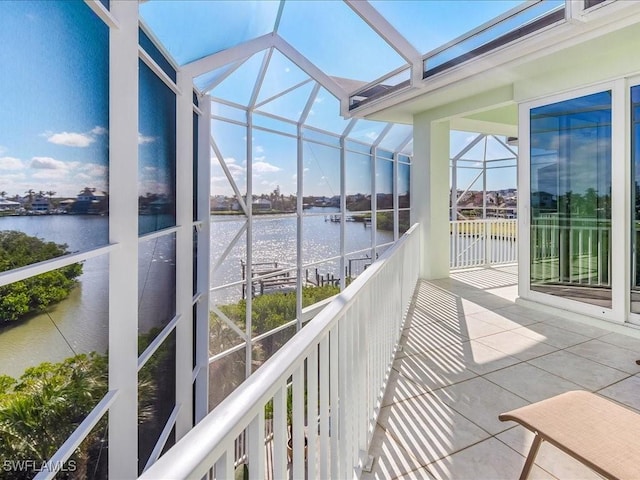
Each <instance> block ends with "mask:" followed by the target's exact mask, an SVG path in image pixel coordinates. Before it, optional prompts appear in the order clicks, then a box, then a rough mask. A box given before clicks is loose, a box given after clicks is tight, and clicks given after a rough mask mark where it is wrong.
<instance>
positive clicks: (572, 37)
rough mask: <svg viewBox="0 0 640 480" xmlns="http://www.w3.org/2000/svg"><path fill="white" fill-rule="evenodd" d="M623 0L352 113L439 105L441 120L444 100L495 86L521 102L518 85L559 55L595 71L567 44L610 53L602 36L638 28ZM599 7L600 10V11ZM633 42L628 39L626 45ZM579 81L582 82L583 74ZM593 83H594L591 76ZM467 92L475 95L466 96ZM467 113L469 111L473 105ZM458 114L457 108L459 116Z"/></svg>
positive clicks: (639, 11)
mask: <svg viewBox="0 0 640 480" xmlns="http://www.w3.org/2000/svg"><path fill="white" fill-rule="evenodd" d="M623 3H625V7H626V8H624V9H622V10H619V9H618V10H615V11H614V12H613V14H612V15H602V16H600V17H597V18H595V19H594V21H591V22H565V23H562V24H559V25H555V26H552V27H549V28H547V29H544V30H542V31H540V32H538V33H536V34H533V35H531V36H530V37H527V38H524V39H522V40H520V41H517V42H514V43H513V44H510V45H508V46H505V47H503V48H501V49H499V50H496V51H493V52H490V53H488V54H486V55H483V56H482V57H479V58H477V59H474V60H471V61H469V62H465V63H464V64H461V65H459V66H456V67H454V68H451V69H450V70H447V71H444V72H442V73H440V74H437V75H434V76H433V77H430V78H429V79H427V80H424V81H421V82H419V83H417V84H415V83H414V87H413V88H412V89H410V90H408V91H405V92H400V93H398V94H396V95H393V96H389V97H388V98H383V99H382V100H380V101H378V102H377V103H375V104H372V105H367V106H365V107H363V108H361V109H358V110H357V111H356V112H353V113H354V115H358V116H364V117H365V118H368V119H371V120H379V121H388V122H396V123H412V122H413V118H414V116H415V115H418V114H421V113H423V112H431V113H429V114H428V115H429V116H430V117H433V118H434V119H435V118H436V117H437V115H438V113H436V112H438V111H439V110H441V109H443V108H444V110H445V112H444V113H445V114H444V115H443V116H442V117H441V119H445V118H447V117H448V116H449V115H448V114H446V110H447V109H448V108H451V107H448V106H447V104H450V103H456V102H463V103H464V102H466V101H468V100H469V98H473V97H476V96H478V95H485V94H486V95H491V94H492V92H494V91H495V89H496V88H501V86H502V87H505V88H509V89H510V90H511V92H512V93H511V96H510V101H512V102H513V101H522V100H523V97H525V96H530V95H532V94H533V93H532V92H531V89H526V91H525V89H522V88H519V85H520V84H521V83H523V84H525V85H527V86H530V84H531V81H529V78H528V75H530V74H531V72H536V71H548V70H549V69H550V68H551V67H553V66H557V69H558V70H562V69H563V62H562V61H561V60H559V59H562V58H563V55H566V57H565V58H567V60H569V64H575V63H576V62H577V61H578V60H582V61H586V62H587V63H588V64H589V65H587V67H588V68H590V69H597V68H598V66H597V65H594V64H593V63H592V62H590V61H589V59H590V58H592V55H589V56H587V58H585V57H584V56H582V57H580V58H575V57H574V56H572V54H571V51H572V50H571V49H572V47H576V48H579V46H580V45H583V44H586V43H587V42H589V41H592V44H593V46H594V47H595V48H596V49H597V50H602V51H603V52H605V51H609V52H610V50H611V45H610V43H609V41H608V39H609V38H615V33H616V32H618V31H620V30H624V29H629V28H631V29H634V28H639V29H640V23H639V22H640V2H637V3H636V2H623ZM630 4H635V5H630ZM602 10H603V12H605V13H606V10H605V9H602ZM634 43H635V42H631V44H630V45H633V44H634ZM605 53H606V52H605ZM603 55H604V53H603ZM609 57H611V55H609ZM549 58H553V59H554V61H553V64H552V65H550V64H549ZM618 60H619V59H618ZM627 65H628V63H627ZM585 68H586V67H585ZM631 69H633V67H631ZM565 70H566V69H565ZM603 70H606V69H603ZM609 71H610V70H609ZM605 73H606V72H605ZM565 76H566V75H565ZM536 77H537V79H536V81H543V80H544V79H543V78H542V79H541V78H540V76H539V75H536ZM574 77H575V75H574ZM576 80H579V79H576ZM582 81H583V83H584V82H585V80H584V78H583V79H582ZM594 81H597V76H596V79H595V80H594ZM473 92H477V93H476V94H475V95H473V97H469V94H470V93H473ZM496 106H497V107H499V106H501V105H500V104H496ZM467 112H468V113H474V112H473V107H472V108H470V109H468V110H467ZM464 114H465V113H463V112H460V115H464Z"/></svg>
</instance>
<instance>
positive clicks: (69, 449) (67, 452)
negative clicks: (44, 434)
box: [35, 390, 118, 480]
mask: <svg viewBox="0 0 640 480" xmlns="http://www.w3.org/2000/svg"><path fill="white" fill-rule="evenodd" d="M117 397H118V392H117V391H114V390H110V391H108V392H107V394H106V395H105V396H104V397H103V398H102V400H100V401H99V402H98V404H97V405H96V406H95V407H93V410H91V412H90V413H89V415H87V416H86V417H85V419H84V420H83V421H82V423H80V425H78V427H77V428H76V429H75V430H74V431H73V433H72V434H71V435H70V436H69V437H67V439H66V440H65V442H64V443H63V444H62V445H61V446H60V448H58V450H56V453H54V454H53V456H52V457H51V458H50V459H49V460H48V461H47V466H49V465H50V466H53V467H54V470H53V471H50V470H48V469H46V468H45V469H43V470H41V471H40V473H38V475H36V477H35V479H36V480H49V479H53V478H55V476H56V474H57V471H56V470H55V468H60V467H62V465H63V464H64V463H65V462H66V461H67V460H69V458H70V457H71V455H73V452H75V450H76V448H78V447H79V446H80V445H81V444H82V442H83V441H84V439H85V438H86V437H87V435H89V433H91V430H93V427H95V426H96V424H97V423H98V422H99V421H100V419H101V418H102V417H103V416H104V415H105V414H106V413H107V411H108V410H109V407H110V406H111V404H113V402H114V401H115V399H116V398H117Z"/></svg>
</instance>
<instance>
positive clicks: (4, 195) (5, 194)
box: [0, 190, 7, 198]
mask: <svg viewBox="0 0 640 480" xmlns="http://www.w3.org/2000/svg"><path fill="white" fill-rule="evenodd" d="M6 196H7V192H5V191H4V190H3V191H1V192H0V198H4V197H6Z"/></svg>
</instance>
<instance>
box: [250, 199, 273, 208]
mask: <svg viewBox="0 0 640 480" xmlns="http://www.w3.org/2000/svg"><path fill="white" fill-rule="evenodd" d="M251 209H252V210H258V211H264V210H271V200H267V199H266V198H258V199H257V200H254V201H253V203H252V204H251Z"/></svg>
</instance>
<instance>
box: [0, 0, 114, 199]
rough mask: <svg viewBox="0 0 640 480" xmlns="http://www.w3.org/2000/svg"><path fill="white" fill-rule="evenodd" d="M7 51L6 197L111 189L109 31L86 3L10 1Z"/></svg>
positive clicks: (0, 24) (1, 35)
mask: <svg viewBox="0 0 640 480" xmlns="http://www.w3.org/2000/svg"><path fill="white" fill-rule="evenodd" d="M56 32H64V34H63V35H62V34H56ZM0 46H1V47H0V65H2V69H3V74H2V75H0V91H2V94H3V98H2V110H1V111H0V191H5V192H7V196H13V195H16V194H19V195H24V194H25V191H26V190H28V189H33V190H35V191H36V192H38V191H40V190H42V191H55V192H57V195H56V196H75V195H76V194H77V193H79V191H80V190H81V189H82V188H83V187H85V186H89V187H93V188H96V189H98V190H99V191H101V190H106V189H107V159H108V156H107V155H108V152H107V139H108V135H107V133H108V132H107V127H108V95H107V89H108V65H107V61H108V53H107V52H108V50H107V48H108V31H107V27H106V26H105V25H104V24H103V23H102V22H101V21H98V20H97V19H96V17H95V15H94V14H93V13H92V12H91V11H90V10H89V9H88V8H87V7H86V5H84V3H81V2H64V3H61V2H10V1H2V2H0Z"/></svg>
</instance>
